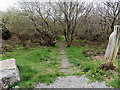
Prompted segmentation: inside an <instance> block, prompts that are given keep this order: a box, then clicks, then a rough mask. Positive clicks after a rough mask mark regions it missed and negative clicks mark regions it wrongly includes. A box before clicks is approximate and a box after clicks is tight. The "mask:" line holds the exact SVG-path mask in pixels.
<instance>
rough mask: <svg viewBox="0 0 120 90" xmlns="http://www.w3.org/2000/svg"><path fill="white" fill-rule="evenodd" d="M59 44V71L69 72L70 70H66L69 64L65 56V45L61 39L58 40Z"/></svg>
mask: <svg viewBox="0 0 120 90" xmlns="http://www.w3.org/2000/svg"><path fill="white" fill-rule="evenodd" d="M59 46H60V48H59V49H60V54H61V59H62V60H61V67H60V71H59V72H62V73H67V74H68V73H70V71H69V70H68V68H70V66H71V64H70V63H69V62H68V59H67V57H66V54H65V45H64V43H63V42H62V41H61V42H59Z"/></svg>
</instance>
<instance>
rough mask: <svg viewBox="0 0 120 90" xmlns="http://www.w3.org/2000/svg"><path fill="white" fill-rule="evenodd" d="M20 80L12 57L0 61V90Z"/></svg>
mask: <svg viewBox="0 0 120 90" xmlns="http://www.w3.org/2000/svg"><path fill="white" fill-rule="evenodd" d="M18 81H20V76H19V70H18V68H17V66H16V60H15V59H14V58H12V59H7V60H3V61H0V90H1V89H2V88H8V86H9V85H10V84H13V83H15V82H18Z"/></svg>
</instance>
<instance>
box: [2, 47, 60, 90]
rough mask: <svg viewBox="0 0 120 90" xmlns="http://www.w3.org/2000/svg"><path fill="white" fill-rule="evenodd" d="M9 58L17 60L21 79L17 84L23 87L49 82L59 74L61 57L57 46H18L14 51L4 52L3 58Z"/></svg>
mask: <svg viewBox="0 0 120 90" xmlns="http://www.w3.org/2000/svg"><path fill="white" fill-rule="evenodd" d="M9 58H15V59H16V60H17V65H18V68H19V70H20V78H21V81H20V82H19V83H16V84H17V85H18V86H20V87H21V88H25V87H33V86H34V84H35V83H38V82H42V83H46V84H49V83H51V82H53V81H54V80H55V79H56V77H58V76H59V74H58V72H57V71H58V70H59V67H60V63H59V62H60V57H59V52H58V50H57V48H52V47H34V48H29V49H24V48H23V47H18V48H16V49H15V50H14V51H13V52H6V53H4V54H3V59H9ZM16 84H15V85H16ZM13 86H14V85H13Z"/></svg>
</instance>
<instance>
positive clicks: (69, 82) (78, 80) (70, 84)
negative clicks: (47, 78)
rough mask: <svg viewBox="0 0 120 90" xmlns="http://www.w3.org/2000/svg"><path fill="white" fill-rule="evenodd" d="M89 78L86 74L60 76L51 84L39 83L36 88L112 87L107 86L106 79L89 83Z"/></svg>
mask: <svg viewBox="0 0 120 90" xmlns="http://www.w3.org/2000/svg"><path fill="white" fill-rule="evenodd" d="M89 81H90V80H89V79H88V78H86V76H85V75H83V76H81V77H77V76H66V77H58V78H57V80H56V81H55V82H54V83H53V84H50V85H46V84H43V83H39V84H38V85H37V86H36V88H112V87H108V86H106V83H105V81H103V82H97V81H96V82H92V83H89Z"/></svg>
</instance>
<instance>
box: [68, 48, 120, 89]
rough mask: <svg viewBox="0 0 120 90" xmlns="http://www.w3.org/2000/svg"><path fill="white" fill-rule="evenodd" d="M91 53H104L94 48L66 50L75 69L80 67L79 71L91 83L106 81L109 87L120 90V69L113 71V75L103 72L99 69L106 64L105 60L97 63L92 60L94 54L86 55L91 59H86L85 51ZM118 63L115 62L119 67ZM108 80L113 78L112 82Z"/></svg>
mask: <svg viewBox="0 0 120 90" xmlns="http://www.w3.org/2000/svg"><path fill="white" fill-rule="evenodd" d="M86 49H87V50H89V51H96V52H99V51H102V49H101V48H99V47H98V48H96V47H92V46H72V47H68V48H66V54H67V57H68V59H69V61H70V63H72V64H73V65H74V66H75V67H79V69H80V70H81V71H82V72H84V73H85V74H86V76H87V77H88V78H89V79H90V80H91V81H103V80H104V81H106V82H107V85H108V86H113V87H116V88H120V80H119V76H118V75H117V72H118V71H119V72H120V68H118V67H117V68H118V70H117V71H112V74H111V72H110V71H107V72H105V71H103V70H101V69H100V68H99V65H100V64H102V63H104V62H105V61H104V60H99V61H95V60H92V58H91V57H92V56H94V55H93V54H92V53H91V54H89V53H86V54H89V55H88V56H89V57H86V54H83V51H85V50H86ZM118 63H119V62H118V61H117V60H116V61H115V63H114V64H115V65H116V66H119V65H118ZM107 78H111V79H110V80H107Z"/></svg>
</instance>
